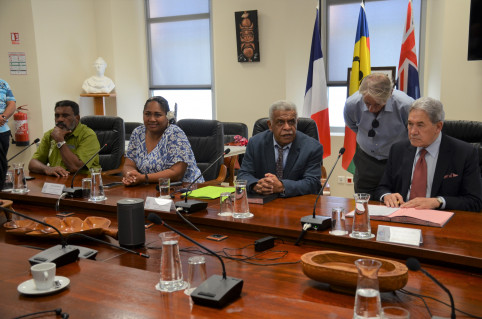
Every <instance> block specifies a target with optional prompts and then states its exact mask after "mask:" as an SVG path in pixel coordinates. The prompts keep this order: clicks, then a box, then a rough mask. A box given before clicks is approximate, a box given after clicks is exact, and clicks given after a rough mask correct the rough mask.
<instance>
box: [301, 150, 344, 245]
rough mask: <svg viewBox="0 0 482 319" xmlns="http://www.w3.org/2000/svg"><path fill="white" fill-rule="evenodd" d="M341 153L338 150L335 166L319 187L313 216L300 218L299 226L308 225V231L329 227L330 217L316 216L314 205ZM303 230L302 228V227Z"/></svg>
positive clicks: (341, 151)
mask: <svg viewBox="0 0 482 319" xmlns="http://www.w3.org/2000/svg"><path fill="white" fill-rule="evenodd" d="M343 153H345V148H344V147H342V148H340V151H339V152H338V157H337V158H336V161H335V164H333V167H332V168H331V171H330V174H329V175H328V177H327V178H326V181H325V183H324V184H323V186H322V187H321V190H320V192H319V193H318V196H317V197H316V200H315V205H314V206H313V214H312V215H308V216H305V217H303V218H301V225H302V226H305V224H310V227H308V229H309V228H313V229H315V230H323V229H327V228H329V227H330V226H331V217H328V216H316V205H317V204H318V200H319V199H320V196H321V195H322V194H323V190H324V189H325V187H326V184H327V183H328V180H329V179H330V176H331V174H332V173H333V170H334V169H335V166H336V164H337V163H338V160H339V159H340V157H341V156H342V155H343ZM303 229H304V227H303ZM299 239H300V238H299Z"/></svg>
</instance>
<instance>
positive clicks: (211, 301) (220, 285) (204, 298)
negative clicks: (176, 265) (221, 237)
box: [147, 213, 243, 308]
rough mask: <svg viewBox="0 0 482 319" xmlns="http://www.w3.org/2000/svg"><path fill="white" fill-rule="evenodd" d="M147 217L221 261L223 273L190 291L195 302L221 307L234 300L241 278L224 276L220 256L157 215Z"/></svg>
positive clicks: (238, 293)
mask: <svg viewBox="0 0 482 319" xmlns="http://www.w3.org/2000/svg"><path fill="white" fill-rule="evenodd" d="M147 219H148V220H150V221H151V222H153V223H154V224H157V225H163V226H164V227H166V228H168V229H170V230H172V231H173V232H175V233H176V234H179V235H180V236H182V237H184V238H186V239H187V240H189V241H190V242H192V243H194V244H196V245H198V246H199V247H201V248H203V249H204V250H206V251H207V252H209V253H210V254H211V255H213V256H215V257H217V258H218V259H219V261H220V262H221V266H222V268H223V275H222V276H219V275H212V276H211V277H209V278H208V279H207V280H206V281H204V282H203V283H202V284H200V285H199V287H197V288H196V289H195V290H194V291H193V292H192V293H191V298H192V300H193V301H194V303H195V304H198V305H203V306H208V307H215V308H222V307H224V306H226V305H227V304H229V303H230V302H232V301H234V300H236V299H237V298H238V297H239V296H240V295H241V290H242V289H243V280H242V279H238V278H233V277H227V276H226V267H225V266H224V262H223V259H222V258H221V256H219V255H218V254H216V253H215V252H213V251H212V250H211V249H209V248H207V247H205V246H204V245H201V244H200V243H198V242H197V241H195V240H194V239H192V238H190V237H189V236H187V235H185V234H183V233H181V232H180V231H178V230H177V229H175V228H173V227H171V226H169V225H168V224H166V223H165V222H164V221H163V220H162V219H161V218H160V217H159V216H158V215H156V214H154V213H150V214H149V216H147Z"/></svg>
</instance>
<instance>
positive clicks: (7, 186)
mask: <svg viewBox="0 0 482 319" xmlns="http://www.w3.org/2000/svg"><path fill="white" fill-rule="evenodd" d="M12 189H13V172H12V171H8V172H7V174H6V175H5V182H4V183H3V189H2V191H4V192H11V191H12Z"/></svg>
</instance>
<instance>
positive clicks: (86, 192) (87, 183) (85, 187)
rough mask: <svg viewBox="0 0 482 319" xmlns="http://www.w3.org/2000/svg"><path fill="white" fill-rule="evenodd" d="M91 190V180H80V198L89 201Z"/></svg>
mask: <svg viewBox="0 0 482 319" xmlns="http://www.w3.org/2000/svg"><path fill="white" fill-rule="evenodd" d="M91 189H92V179H91V178H88V177H87V178H82V197H83V198H87V199H89V198H90V190H91Z"/></svg>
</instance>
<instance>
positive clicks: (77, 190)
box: [63, 144, 107, 198]
mask: <svg viewBox="0 0 482 319" xmlns="http://www.w3.org/2000/svg"><path fill="white" fill-rule="evenodd" d="M106 146H107V144H104V146H102V147H101V148H100V149H99V150H98V151H97V152H95V154H94V155H92V157H91V158H89V160H88V161H87V162H85V163H84V165H82V167H81V168H79V169H78V170H77V171H76V172H75V174H74V176H72V182H71V183H70V187H66V188H65V189H64V191H63V192H64V193H67V194H68V195H69V196H70V197H73V198H80V197H82V187H74V179H75V176H77V174H79V172H80V171H81V170H82V169H83V168H84V167H85V166H86V165H87V164H89V163H90V161H92V160H93V159H94V157H96V156H97V155H98V154H99V153H100V151H102V150H103V149H104V147H106Z"/></svg>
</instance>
